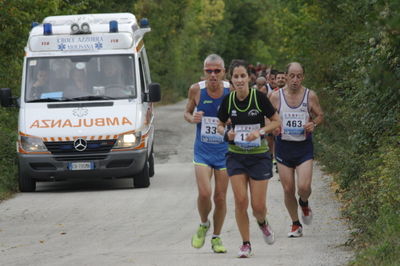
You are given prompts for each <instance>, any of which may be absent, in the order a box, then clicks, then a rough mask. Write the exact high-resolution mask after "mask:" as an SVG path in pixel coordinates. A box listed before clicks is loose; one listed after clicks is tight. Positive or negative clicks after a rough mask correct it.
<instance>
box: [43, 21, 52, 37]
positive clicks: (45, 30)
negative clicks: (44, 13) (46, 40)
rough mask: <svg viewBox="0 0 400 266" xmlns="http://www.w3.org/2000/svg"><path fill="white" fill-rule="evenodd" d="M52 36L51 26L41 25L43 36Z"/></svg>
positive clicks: (48, 24)
mask: <svg viewBox="0 0 400 266" xmlns="http://www.w3.org/2000/svg"><path fill="white" fill-rule="evenodd" d="M52 34H53V30H52V26H51V24H50V23H44V24H43V35H52Z"/></svg>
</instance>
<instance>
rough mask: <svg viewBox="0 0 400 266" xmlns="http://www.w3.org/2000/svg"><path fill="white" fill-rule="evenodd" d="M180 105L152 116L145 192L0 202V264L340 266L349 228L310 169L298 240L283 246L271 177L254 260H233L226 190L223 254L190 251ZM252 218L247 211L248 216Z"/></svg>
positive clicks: (276, 187) (41, 191)
mask: <svg viewBox="0 0 400 266" xmlns="http://www.w3.org/2000/svg"><path fill="white" fill-rule="evenodd" d="M183 108H184V102H180V103H178V104H175V105H170V106H163V107H159V108H157V121H156V144H155V153H156V175H155V177H153V178H152V179H151V186H150V187H149V188H148V189H132V180H130V179H129V180H128V179H126V180H102V181H74V182H71V181H69V182H58V183H39V184H38V189H37V190H38V191H37V192H35V193H19V194H17V195H16V196H15V197H14V198H12V199H10V200H7V201H5V202H2V203H1V204H0V265H7V266H8V265H24V266H25V265H51V266H54V265H207V266H210V265H246V266H248V265H307V266H308V265H344V264H346V261H348V260H349V258H351V256H352V253H351V251H349V250H346V248H345V247H343V245H342V244H344V243H345V242H346V240H347V238H348V229H347V227H346V224H345V223H344V222H343V220H341V219H340V216H339V211H338V209H339V205H338V203H337V202H336V201H335V199H334V195H333V194H332V193H331V191H330V190H329V183H330V182H331V179H330V177H328V176H326V175H324V174H323V173H321V171H320V169H319V167H318V166H316V167H315V170H314V180H313V194H312V197H311V199H310V202H311V204H312V207H313V211H314V221H313V224H312V225H311V226H305V228H304V237H302V238H298V239H289V238H287V233H288V230H289V226H290V219H289V216H288V214H287V211H286V209H285V206H284V203H283V192H282V188H281V184H280V183H279V180H278V178H277V175H276V174H275V176H274V178H273V179H272V180H271V181H270V185H269V190H268V209H269V216H268V217H269V221H270V223H271V225H272V226H273V228H274V230H275V235H276V242H275V244H274V245H272V246H269V245H266V244H265V243H264V242H263V240H262V236H261V235H260V232H259V230H258V228H257V226H256V223H255V221H254V219H253V218H251V219H252V220H251V221H252V223H251V239H252V246H253V252H254V256H253V257H251V258H250V259H238V258H236V254H237V251H238V248H239V245H240V244H241V240H240V235H239V232H238V229H237V227H236V222H235V219H234V207H233V206H234V205H233V197H232V191H231V189H230V188H229V191H228V214H227V217H226V221H225V224H224V228H223V232H222V237H223V240H224V243H225V245H226V247H227V248H228V253H226V254H213V253H212V251H211V246H210V238H208V239H207V241H206V244H205V246H204V247H203V248H202V249H199V250H197V249H194V248H192V247H191V246H190V239H191V236H192V234H193V233H194V232H195V230H196V228H197V225H198V222H199V218H198V214H197V210H196V196H197V190H196V186H195V180H194V173H193V165H192V163H191V161H192V146H193V144H192V143H193V137H194V126H193V125H190V124H188V123H186V122H185V121H184V120H183V118H182V112H183ZM249 214H250V215H251V212H249Z"/></svg>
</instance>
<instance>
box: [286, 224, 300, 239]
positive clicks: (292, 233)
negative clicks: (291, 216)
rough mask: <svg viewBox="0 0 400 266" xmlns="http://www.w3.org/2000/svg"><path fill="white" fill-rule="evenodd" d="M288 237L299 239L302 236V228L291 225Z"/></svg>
mask: <svg viewBox="0 0 400 266" xmlns="http://www.w3.org/2000/svg"><path fill="white" fill-rule="evenodd" d="M288 236H289V237H301V236H303V227H301V226H300V225H292V228H291V230H290V232H289V234H288Z"/></svg>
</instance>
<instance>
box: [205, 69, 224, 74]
mask: <svg viewBox="0 0 400 266" xmlns="http://www.w3.org/2000/svg"><path fill="white" fill-rule="evenodd" d="M204 71H205V72H206V73H207V74H211V73H213V72H214V73H215V74H219V73H221V71H222V69H219V68H216V69H204Z"/></svg>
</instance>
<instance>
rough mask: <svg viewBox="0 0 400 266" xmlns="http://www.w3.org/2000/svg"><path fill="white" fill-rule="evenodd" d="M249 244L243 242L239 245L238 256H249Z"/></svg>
mask: <svg viewBox="0 0 400 266" xmlns="http://www.w3.org/2000/svg"><path fill="white" fill-rule="evenodd" d="M251 255H252V254H251V245H250V244H245V245H242V246H241V247H240V250H239V253H238V258H250V256H251Z"/></svg>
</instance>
